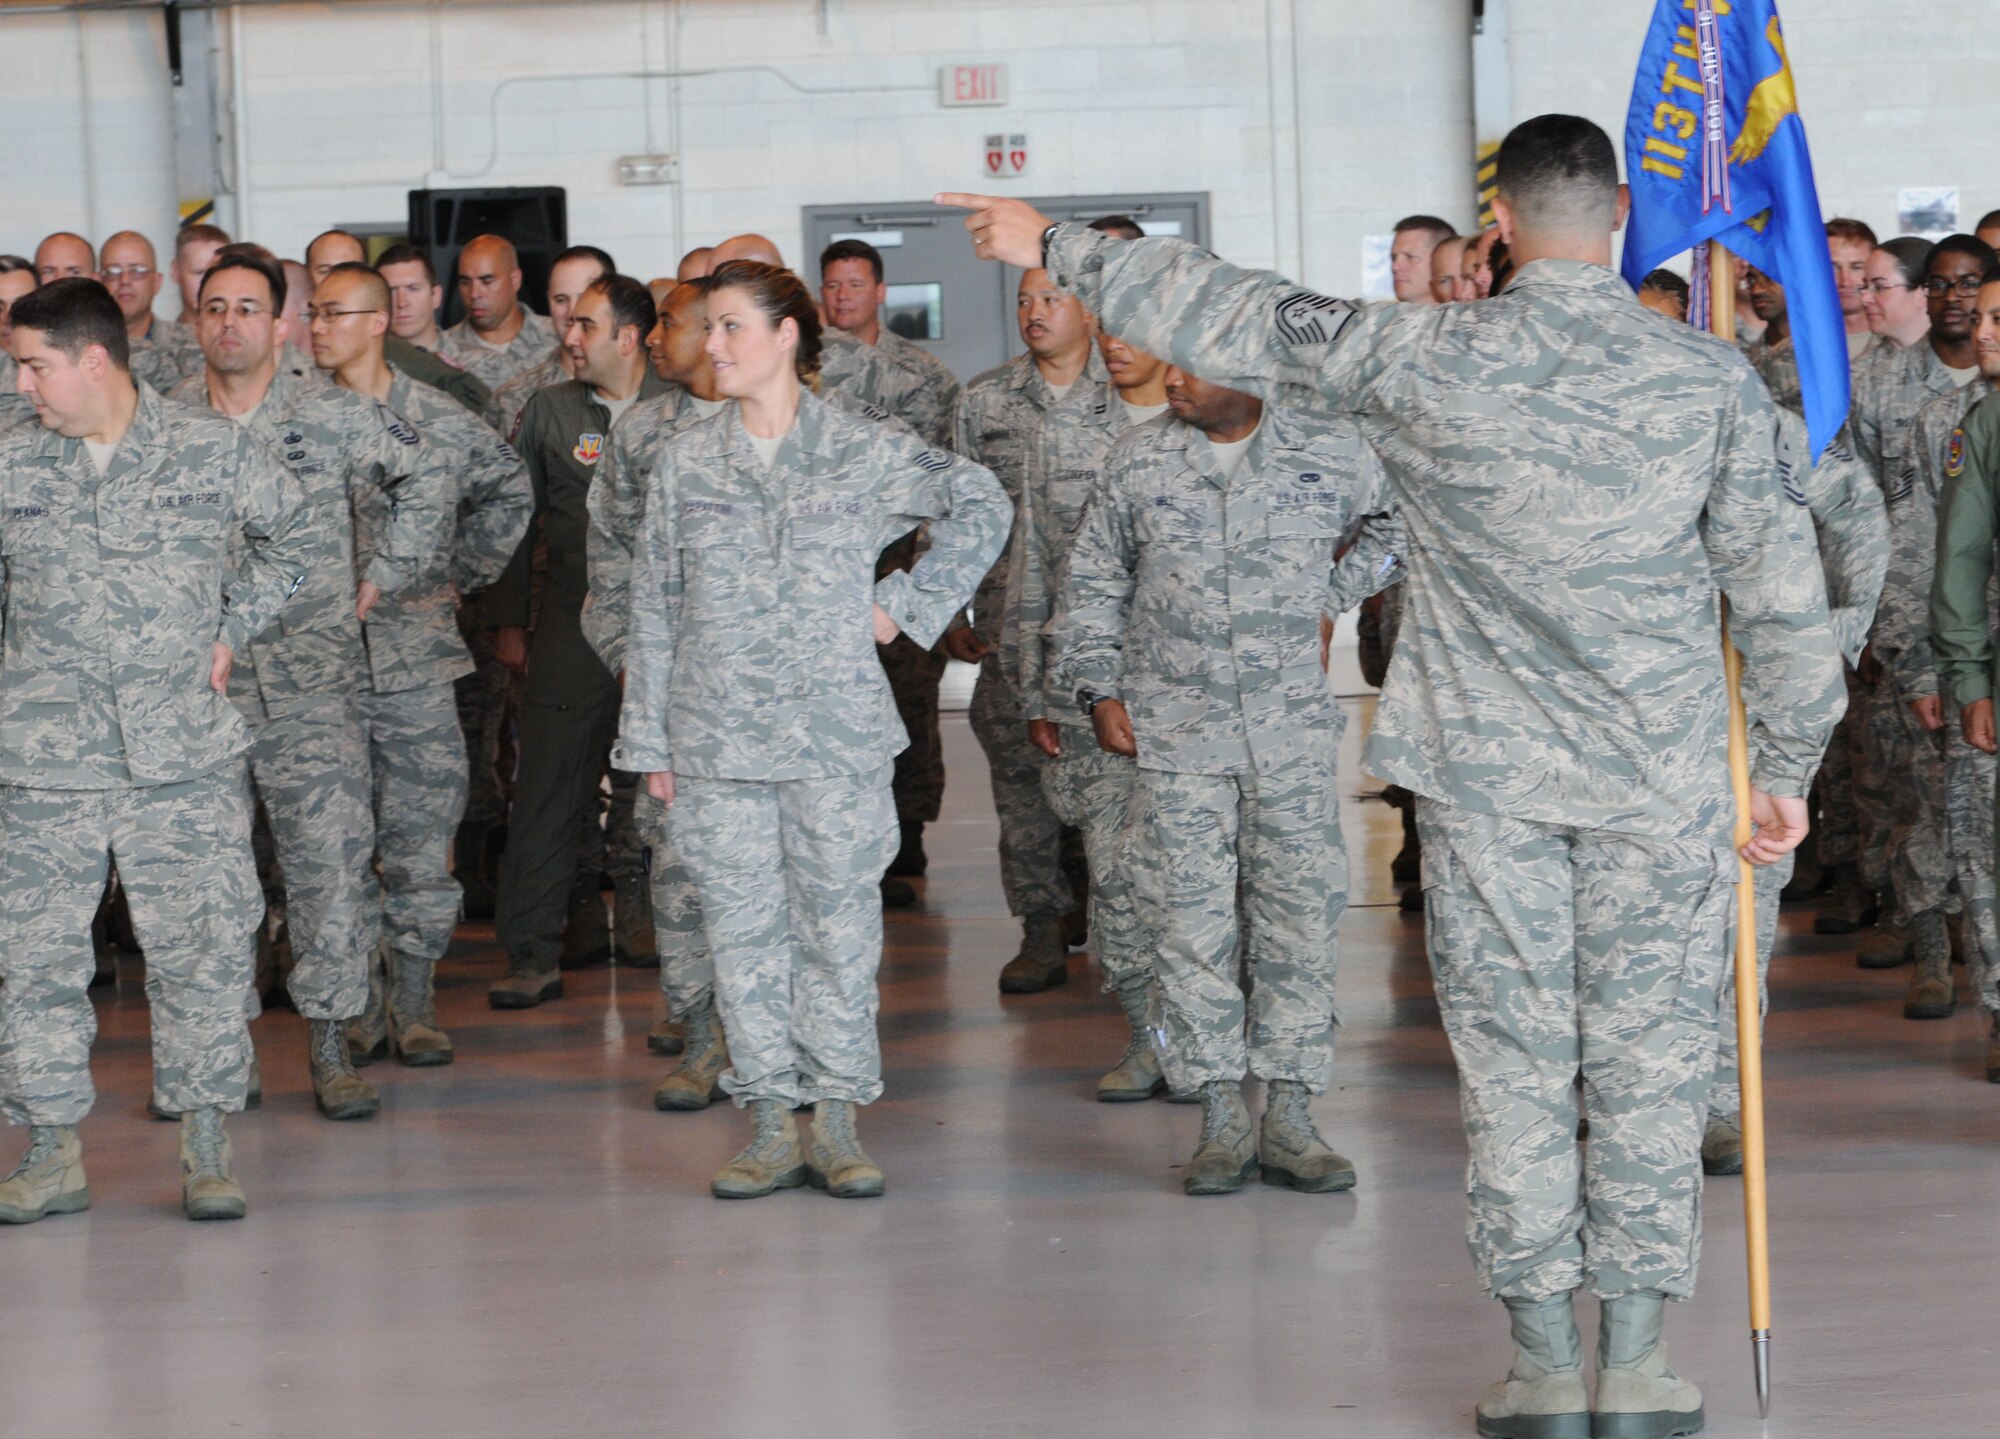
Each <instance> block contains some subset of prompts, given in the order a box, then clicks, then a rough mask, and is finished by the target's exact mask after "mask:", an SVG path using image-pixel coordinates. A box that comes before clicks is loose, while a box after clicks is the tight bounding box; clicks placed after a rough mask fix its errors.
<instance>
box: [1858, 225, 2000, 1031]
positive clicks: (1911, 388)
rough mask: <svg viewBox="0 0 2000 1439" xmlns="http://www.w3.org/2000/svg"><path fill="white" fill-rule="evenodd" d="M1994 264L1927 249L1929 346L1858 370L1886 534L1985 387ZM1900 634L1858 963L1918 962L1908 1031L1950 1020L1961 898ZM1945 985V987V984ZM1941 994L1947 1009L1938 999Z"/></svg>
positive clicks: (1879, 655) (1882, 699) (1955, 242)
mask: <svg viewBox="0 0 2000 1439" xmlns="http://www.w3.org/2000/svg"><path fill="white" fill-rule="evenodd" d="M1994 263H1995V256H1994V252H1993V248H1992V247H1991V246H1990V245H1988V244H1987V243H1986V242H1985V241H1983V240H1980V239H1978V238H1977V237H1975V236H1972V235H1952V236H1949V237H1947V238H1946V239H1944V240H1941V241H1939V242H1938V243H1937V244H1936V245H1934V246H1933V247H1932V248H1931V251H1930V254H1929V256H1928V258H1927V259H1926V260H1925V262H1924V271H1923V274H1924V282H1923V289H1924V296H1925V301H1926V312H1927V315H1928V317H1929V320H1930V327H1929V329H1928V331H1927V332H1926V333H1925V335H1924V337H1923V339H1921V340H1919V341H1916V342H1915V343H1911V344H1907V345H1902V344H1897V343H1896V342H1895V340H1894V339H1893V338H1891V339H1890V340H1888V342H1886V343H1884V344H1882V345H1881V346H1880V347H1879V348H1877V349H1876V350H1874V351H1872V352H1871V353H1870V354H1869V356H1868V358H1867V359H1866V360H1865V361H1864V362H1863V363H1862V364H1861V365H1860V366H1859V367H1858V368H1857V370H1856V373H1855V377H1854V404H1853V412H1852V417H1851V420H1850V426H1851V431H1852V434H1853V436H1854V447H1855V450H1856V452H1857V453H1858V454H1859V455H1860V456H1861V458H1862V459H1863V460H1864V461H1866V462H1867V463H1868V464H1869V465H1870V466H1871V467H1872V468H1873V469H1874V471H1875V476H1876V479H1877V481H1878V483H1880V484H1881V486H1882V492H1883V494H1884V495H1885V496H1886V497H1887V499H1888V501H1889V504H1890V513H1891V523H1892V524H1895V523H1897V522H1898V519H1899V516H1900V512H1901V510H1902V509H1903V507H1904V506H1905V505H1906V504H1907V502H1908V500H1909V497H1910V486H1911V484H1912V478H1911V476H1912V473H1913V471H1912V465H1913V464H1914V463H1915V462H1916V456H1914V455H1913V454H1912V453H1911V451H1910V436H1911V431H1912V429H1913V427H1914V426H1915V423H1916V419H1917V415H1918V412H1919V411H1921V410H1922V409H1923V408H1924V406H1925V405H1927V404H1928V403H1930V401H1932V400H1933V399H1934V398H1936V397H1937V396H1939V395H1945V394H1949V393H1950V392H1952V391H1953V390H1955V389H1957V388H1959V387H1960V386H1962V385H1966V384H1969V383H1971V382H1973V381H1975V380H1977V379H1978V377H1979V361H1978V353H1977V346H1976V341H1975V335H1974V330H1975V325H1976V314H1977V310H1978V298H1979V285H1980V279H1981V277H1982V276H1983V275H1984V274H1985V273H1986V272H1987V271H1988V270H1989V269H1991V268H1993V265H1994ZM1895 652H1896V641H1895V637H1894V634H1893V633H1892V632H1889V631H1885V630H1884V629H1883V628H1882V626H1881V625H1879V624H1878V627H1877V630H1876V632H1875V634H1874V636H1873V637H1872V642H1871V644H1870V646H1869V651H1868V653H1867V654H1866V655H1865V656H1864V657H1863V661H1862V671H1863V673H1862V679H1863V682H1864V683H1865V684H1874V685H1877V686H1880V687H1881V688H1880V692H1879V695H1878V700H1879V707H1878V708H1877V709H1876V710H1875V711H1874V712H1873V714H1872V717H1871V721H1870V727H1871V736H1870V742H1871V745H1872V747H1873V748H1874V750H1875V754H1874V755H1873V756H1872V758H1873V760H1874V762H1875V765H1876V767H1877V769H1878V771H1879V775H1880V778H1881V779H1882V781H1883V783H1882V785H1881V788H1882V791H1883V794H1884V796H1885V797H1886V800H1887V809H1888V820H1889V845H1888V851H1889V874H1888V878H1889V888H1890V892H1891V893H1892V894H1893V896H1894V909H1893V913H1892V914H1891V915H1890V916H1888V917H1887V918H1885V920H1884V922H1883V924H1882V926H1881V929H1882V933H1881V934H1880V935H1879V936H1877V937H1875V938H1874V939H1871V940H1868V941H1864V942H1863V944H1862V945H1861V947H1860V951H1859V954H1858V958H1859V960H1860V962H1861V963H1862V964H1863V965H1864V966H1865V967H1868V968H1889V967H1894V966H1895V965H1898V964H1901V963H1903V962H1905V961H1906V960H1908V959H1910V958H1912V957H1914V958H1915V960H1916V963H1917V970H1916V976H1915V978H1914V979H1913V981H1912V985H1911V989H1910V992H1909V993H1908V994H1907V995H1906V996H1905V1002H1904V1014H1905V1016H1906V1017H1907V1018H1911V1019H1931V1018H1941V1017H1943V1016H1944V1015H1948V1014H1949V1013H1950V1012H1951V1007H1950V1002H1949V997H1950V984H1949V980H1950V973H1951V938H1950V932H1949V928H1948V917H1949V915H1950V914H1951V913H1952V912H1955V911H1957V910H1958V909H1959V908H1960V905H1961V898H1960V896H1958V895H1957V894H1955V893H1954V892H1953V890H1952V879H1953V875H1952V862H1951V855H1950V845H1949V843H1948V840H1947V835H1946V829H1947V813H1946V805H1945V772H1944V739H1943V734H1942V729H1941V723H1940V726H1939V727H1932V725H1931V723H1930V721H1931V718H1933V717H1932V716H1930V715H1929V713H1928V710H1927V709H1926V708H1924V707H1920V706H1916V705H1915V704H1914V702H1915V701H1917V700H1920V699H1922V698H1924V695H1925V692H1926V689H1928V691H1929V692H1932V693H1934V686H1929V687H1922V688H1920V687H1919V682H1918V681H1917V680H1915V679H1914V678H1913V677H1912V675H1911V674H1910V673H1909V672H1908V669H1907V667H1903V666H1897V665H1895V664H1893V663H1891V664H1889V667H1888V668H1887V669H1886V670H1881V669H1878V668H1877V667H1878V665H1879V664H1882V663H1885V662H1887V661H1888V660H1890V659H1893V657H1894V655H1895ZM1940 977H1942V981H1943V983H1942V985H1941V986H1940V983H1939V980H1940ZM1940 987H1941V988H1942V992H1943V997H1942V998H1939V997H1938V995H1937V993H1936V991H1938V990H1939V989H1940Z"/></svg>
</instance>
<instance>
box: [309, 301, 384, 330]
mask: <svg viewBox="0 0 2000 1439" xmlns="http://www.w3.org/2000/svg"><path fill="white" fill-rule="evenodd" d="M301 313H302V314H304V315H305V317H306V323H307V324H308V325H313V324H317V323H319V322H320V321H321V320H337V319H339V318H340V317H341V316H342V315H379V314H381V313H382V311H380V310H329V309H317V308H315V307H314V306H311V305H307V306H306V307H305V309H304V310H303V311H302V312H301Z"/></svg>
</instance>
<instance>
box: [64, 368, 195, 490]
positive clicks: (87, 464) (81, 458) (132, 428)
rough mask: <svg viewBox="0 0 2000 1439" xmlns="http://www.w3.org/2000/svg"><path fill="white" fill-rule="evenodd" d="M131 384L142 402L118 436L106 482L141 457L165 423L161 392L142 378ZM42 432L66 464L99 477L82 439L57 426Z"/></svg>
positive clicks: (106, 472)
mask: <svg viewBox="0 0 2000 1439" xmlns="http://www.w3.org/2000/svg"><path fill="white" fill-rule="evenodd" d="M132 388H133V389H135V390H137V391H138V392H139V404H138V407H137V408H136V409H134V410H133V411H132V423H131V424H130V425H128V426H126V428H125V433H124V434H123V435H121V436H119V438H118V448H117V449H116V450H115V451H113V452H112V456H111V463H110V465H109V466H107V467H106V469H105V471H104V476H103V483H106V484H108V483H110V482H111V481H112V480H114V479H117V478H118V477H119V476H121V475H122V474H124V473H125V472H126V471H127V470H128V469H130V468H131V467H132V466H133V465H135V464H136V463H137V462H138V457H139V456H140V455H142V454H144V453H145V451H146V447H147V446H148V445H150V444H151V443H152V442H153V438H154V436H156V435H158V434H159V433H160V429H161V427H162V426H163V425H164V424H165V423H166V405H167V402H166V401H165V400H163V399H161V398H160V392H159V391H158V390H155V389H154V388H153V387H152V386H151V385H149V384H147V383H146V382H145V381H144V380H139V379H135V380H133V381H132ZM43 434H44V436H45V439H44V443H45V444H47V445H48V452H49V453H52V454H54V455H55V456H56V457H57V459H58V460H59V461H60V463H61V464H62V465H63V467H64V468H66V469H67V468H70V467H73V466H78V465H81V466H83V467H84V468H86V469H88V470H89V471H90V474H91V477H92V478H93V479H95V478H97V467H96V466H95V465H93V464H91V461H90V455H89V452H88V451H86V450H85V449H84V447H83V441H82V440H81V439H73V438H71V437H70V436H68V435H65V434H61V433H59V432H58V431H55V430H45V431H43Z"/></svg>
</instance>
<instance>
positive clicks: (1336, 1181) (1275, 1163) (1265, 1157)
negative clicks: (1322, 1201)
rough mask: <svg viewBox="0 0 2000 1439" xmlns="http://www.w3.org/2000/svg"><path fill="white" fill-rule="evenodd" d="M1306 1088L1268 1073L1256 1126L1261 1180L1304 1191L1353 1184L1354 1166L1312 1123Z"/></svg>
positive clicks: (1336, 1189)
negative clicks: (1261, 1115) (1270, 1077)
mask: <svg viewBox="0 0 2000 1439" xmlns="http://www.w3.org/2000/svg"><path fill="white" fill-rule="evenodd" d="M1311 1104H1312V1091H1311V1090H1310V1089H1308V1088H1306V1086H1305V1085H1303V1084H1300V1083H1299V1082H1298V1081H1297V1080H1294V1079H1274V1080H1272V1081H1271V1083H1270V1085H1269V1088H1268V1093H1267V1094H1266V1095H1265V1098H1264V1122H1263V1124H1262V1125H1260V1126H1259V1127H1258V1130H1257V1171H1258V1173H1259V1174H1260V1175H1261V1176H1262V1177H1263V1180H1264V1182H1265V1183H1266V1184H1277V1185H1282V1186H1283V1187H1285V1188H1287V1189H1297V1190H1301V1191H1303V1192H1304V1193H1307V1194H1335V1193H1338V1192H1339V1191H1341V1190H1344V1189H1352V1188H1353V1187H1354V1166H1353V1165H1352V1164H1351V1163H1349V1162H1348V1160H1347V1159H1345V1158H1344V1157H1342V1156H1341V1155H1338V1154H1335V1153H1334V1152H1333V1151H1332V1150H1331V1149H1329V1148H1327V1146H1326V1141H1324V1140H1322V1139H1321V1138H1320V1137H1319V1131H1318V1130H1317V1129H1314V1128H1313V1121H1312V1110H1311V1108H1310V1106H1311Z"/></svg>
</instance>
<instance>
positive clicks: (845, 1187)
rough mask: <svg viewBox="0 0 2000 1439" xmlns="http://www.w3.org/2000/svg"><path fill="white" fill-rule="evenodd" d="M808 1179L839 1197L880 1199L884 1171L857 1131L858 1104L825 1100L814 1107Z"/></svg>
mask: <svg viewBox="0 0 2000 1439" xmlns="http://www.w3.org/2000/svg"><path fill="white" fill-rule="evenodd" d="M806 1182H807V1183H809V1184H810V1185H812V1187H813V1188H815V1189H824V1190H825V1191H826V1192H827V1193H828V1194H831V1195H832V1196H833V1197H834V1198H835V1199H876V1198H879V1197H881V1194H882V1190H883V1188H884V1187H885V1186H884V1183H883V1179H882V1171H881V1169H879V1168H878V1167H877V1166H876V1164H875V1161H874V1160H872V1159H870V1158H869V1157H868V1156H867V1154H865V1153H864V1152H863V1151H862V1148H861V1140H860V1139H859V1138H858V1137H857V1136H856V1135H855V1133H854V1104H853V1102H852V1101H850V1100H845V1099H822V1100H821V1101H820V1102H819V1103H818V1104H817V1105H815V1106H814V1107H813V1127H812V1148H811V1150H810V1151H809V1152H808V1153H807V1155H806Z"/></svg>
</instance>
